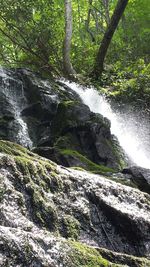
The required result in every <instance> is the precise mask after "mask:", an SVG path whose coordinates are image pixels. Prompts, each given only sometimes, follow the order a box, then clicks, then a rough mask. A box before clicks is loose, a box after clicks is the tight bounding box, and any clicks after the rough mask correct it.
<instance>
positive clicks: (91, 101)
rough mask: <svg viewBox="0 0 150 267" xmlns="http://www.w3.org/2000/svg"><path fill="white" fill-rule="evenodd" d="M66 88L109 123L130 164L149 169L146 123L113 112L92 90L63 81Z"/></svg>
mask: <svg viewBox="0 0 150 267" xmlns="http://www.w3.org/2000/svg"><path fill="white" fill-rule="evenodd" d="M62 81H63V83H65V84H66V85H67V86H69V87H70V88H71V89H72V90H74V91H75V92H76V93H78V94H79V96H80V98H81V99H82V101H83V103H84V104H86V105H88V106H89V108H90V110H91V111H92V112H94V113H100V114H102V115H103V116H104V117H106V118H108V119H109V120H110V121H111V133H112V134H114V135H115V136H117V138H118V141H119V143H120V145H121V147H122V148H123V149H124V151H125V152H126V154H127V155H128V157H129V159H130V160H131V162H132V164H134V165H138V166H141V167H143V168H148V169H150V150H149V151H148V146H147V143H148V145H150V144H149V135H148V134H146V133H147V129H146V122H143V121H140V118H139V119H138V118H137V116H136V115H135V114H132V113H131V114H130V112H129V113H128V114H120V112H114V111H113V110H112V108H111V105H110V103H109V102H108V100H106V98H105V97H104V96H103V95H100V94H99V92H98V91H97V90H95V89H94V88H92V87H90V88H84V87H82V86H80V85H78V84H76V83H74V82H69V81H64V80H62Z"/></svg>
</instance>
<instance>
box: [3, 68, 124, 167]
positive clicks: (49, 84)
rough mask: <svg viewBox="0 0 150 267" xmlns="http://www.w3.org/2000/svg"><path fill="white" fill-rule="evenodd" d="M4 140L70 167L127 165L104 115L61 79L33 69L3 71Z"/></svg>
mask: <svg viewBox="0 0 150 267" xmlns="http://www.w3.org/2000/svg"><path fill="white" fill-rule="evenodd" d="M0 138H1V139H5V140H10V141H14V142H17V143H19V144H21V145H23V146H25V147H28V148H30V149H31V148H32V149H33V148H34V151H36V152H37V153H39V154H40V155H42V156H46V157H48V158H50V159H52V160H55V161H56V162H57V163H59V164H62V165H64V166H67V167H69V166H77V167H82V168H84V169H87V170H91V171H93V172H100V171H101V172H103V171H109V170H110V169H108V168H111V169H120V168H121V167H122V165H123V163H124V159H123V157H122V158H121V156H120V148H119V145H118V144H117V142H116V140H114V138H113V137H112V136H111V134H110V123H109V121H108V120H107V119H106V118H104V117H102V116H101V115H99V114H94V113H92V112H91V111H90V110H89V108H88V107H87V106H86V105H84V104H83V103H82V101H81V100H80V98H79V96H78V95H77V94H76V93H75V92H74V91H72V90H71V89H70V88H69V87H67V86H66V85H64V84H63V83H60V82H56V81H55V82H54V81H47V80H44V79H41V78H40V77H39V76H38V75H35V74H33V73H32V72H31V71H29V70H23V69H18V70H15V71H13V70H5V69H1V70H0ZM49 152H50V153H49ZM101 166H102V168H100V167H101ZM103 166H105V167H106V168H103Z"/></svg>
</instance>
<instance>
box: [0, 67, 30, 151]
mask: <svg viewBox="0 0 150 267" xmlns="http://www.w3.org/2000/svg"><path fill="white" fill-rule="evenodd" d="M0 76H1V77H2V87H1V91H2V93H3V94H4V95H5V97H6V98H7V99H8V102H9V104H10V105H11V107H12V110H13V113H14V118H15V122H16V124H17V125H18V131H17V133H16V137H15V138H16V141H17V142H18V143H19V144H21V145H23V146H25V147H32V141H31V139H30V137H29V133H28V127H27V124H26V122H25V121H24V120H23V119H22V117H21V111H22V109H23V108H24V106H25V96H24V90H23V85H22V83H21V82H19V81H16V80H14V79H13V78H12V77H11V76H9V75H7V73H6V72H5V71H4V69H3V68H0ZM10 81H11V83H10ZM13 84H14V86H13ZM15 86H17V88H18V90H17V91H16V90H15V88H14V87H15ZM15 92H17V93H16V95H15ZM12 124H13V122H12ZM12 128H13V125H12Z"/></svg>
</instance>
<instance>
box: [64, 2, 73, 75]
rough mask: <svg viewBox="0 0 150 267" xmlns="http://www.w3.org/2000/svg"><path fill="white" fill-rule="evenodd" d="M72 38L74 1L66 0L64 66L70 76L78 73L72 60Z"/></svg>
mask: <svg viewBox="0 0 150 267" xmlns="http://www.w3.org/2000/svg"><path fill="white" fill-rule="evenodd" d="M71 39H72V3H71V0H65V38H64V44H63V67H64V74H65V75H66V76H67V77H68V78H71V77H73V76H74V75H75V74H76V72H75V71H74V69H73V67H72V64H71V60H70V51H71Z"/></svg>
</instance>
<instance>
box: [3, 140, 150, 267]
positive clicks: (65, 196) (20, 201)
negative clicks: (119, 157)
mask: <svg viewBox="0 0 150 267" xmlns="http://www.w3.org/2000/svg"><path fill="white" fill-rule="evenodd" d="M0 178H1V195H0V196H1V197H0V198H1V216H0V218H1V226H0V233H1V255H2V256H1V264H2V265H1V266H44V267H46V266H53V267H54V266H55V267H76V266H77V267H78V266H83V267H84V266H85V267H98V266H102V267H109V266H114V267H115V266H116V267H117V266H118V267H119V266H124V267H125V266H128V267H137V266H138V267H142V266H146V267H148V266H150V260H149V259H148V258H149V257H150V205H149V204H150V197H149V195H148V194H146V193H143V192H140V191H139V190H138V189H133V188H131V187H128V186H124V185H121V184H119V183H116V182H113V181H111V180H109V179H108V178H109V177H105V176H104V175H103V176H102V175H94V174H90V173H87V172H86V171H77V170H72V169H67V168H65V167H61V166H58V165H56V164H55V163H53V162H51V161H49V160H48V159H44V158H42V157H40V156H38V155H36V154H33V153H32V152H30V151H28V150H27V149H25V148H23V147H21V146H19V145H16V144H13V143H11V142H7V141H0ZM131 255H132V256H131ZM137 256H138V257H137ZM139 257H142V258H139Z"/></svg>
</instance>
